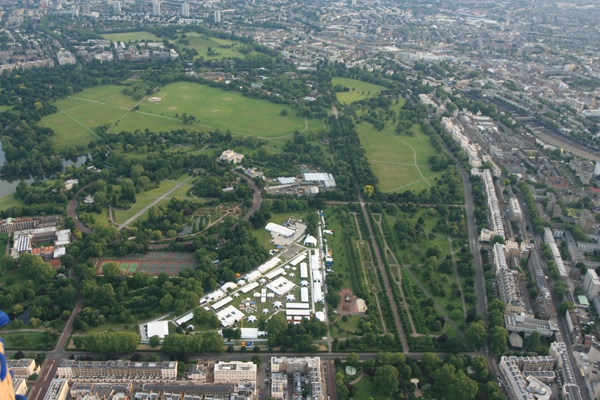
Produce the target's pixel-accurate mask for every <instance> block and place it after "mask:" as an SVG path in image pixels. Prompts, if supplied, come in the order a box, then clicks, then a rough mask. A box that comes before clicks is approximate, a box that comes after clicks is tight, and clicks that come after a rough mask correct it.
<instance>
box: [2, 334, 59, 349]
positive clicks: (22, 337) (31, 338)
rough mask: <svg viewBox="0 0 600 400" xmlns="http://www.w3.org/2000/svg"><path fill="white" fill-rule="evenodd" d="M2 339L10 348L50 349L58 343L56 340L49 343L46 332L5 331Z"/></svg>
mask: <svg viewBox="0 0 600 400" xmlns="http://www.w3.org/2000/svg"><path fill="white" fill-rule="evenodd" d="M2 339H4V342H5V343H6V348H7V349H8V350H17V349H23V350H50V349H52V348H53V347H54V345H55V344H56V341H53V342H52V343H47V342H46V341H45V340H44V332H9V333H3V334H2Z"/></svg>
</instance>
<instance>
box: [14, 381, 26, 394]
mask: <svg viewBox="0 0 600 400" xmlns="http://www.w3.org/2000/svg"><path fill="white" fill-rule="evenodd" d="M12 384H13V391H14V392H15V394H20V395H22V396H25V393H27V389H28V388H27V380H26V379H24V378H15V379H13V381H12Z"/></svg>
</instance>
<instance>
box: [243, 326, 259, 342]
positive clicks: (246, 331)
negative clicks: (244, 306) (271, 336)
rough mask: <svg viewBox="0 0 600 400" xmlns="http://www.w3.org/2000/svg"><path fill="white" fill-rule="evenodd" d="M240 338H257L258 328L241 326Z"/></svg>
mask: <svg viewBox="0 0 600 400" xmlns="http://www.w3.org/2000/svg"><path fill="white" fill-rule="evenodd" d="M240 331H241V334H242V336H241V337H240V339H258V328H241V329H240Z"/></svg>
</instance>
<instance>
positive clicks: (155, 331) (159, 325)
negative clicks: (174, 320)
mask: <svg viewBox="0 0 600 400" xmlns="http://www.w3.org/2000/svg"><path fill="white" fill-rule="evenodd" d="M146 331H147V332H148V338H151V337H152V336H158V337H159V338H161V339H164V337H165V336H167V335H168V334H169V322H168V321H156V322H148V323H147V324H146Z"/></svg>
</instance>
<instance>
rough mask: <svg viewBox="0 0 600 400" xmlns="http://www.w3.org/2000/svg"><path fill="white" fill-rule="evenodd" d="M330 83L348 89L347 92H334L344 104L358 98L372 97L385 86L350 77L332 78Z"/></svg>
mask: <svg viewBox="0 0 600 400" xmlns="http://www.w3.org/2000/svg"><path fill="white" fill-rule="evenodd" d="M332 84H333V86H335V85H338V84H339V85H342V86H344V87H347V88H348V89H350V91H349V92H338V93H336V95H337V98H338V101H339V102H340V103H344V104H350V103H353V102H355V101H358V100H362V99H366V98H368V97H373V96H375V95H377V93H379V92H381V91H382V90H385V89H386V88H385V86H381V85H375V84H374V83H369V82H363V81H359V80H357V79H350V78H333V79H332ZM352 89H354V90H352ZM369 92H370V93H369Z"/></svg>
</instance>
